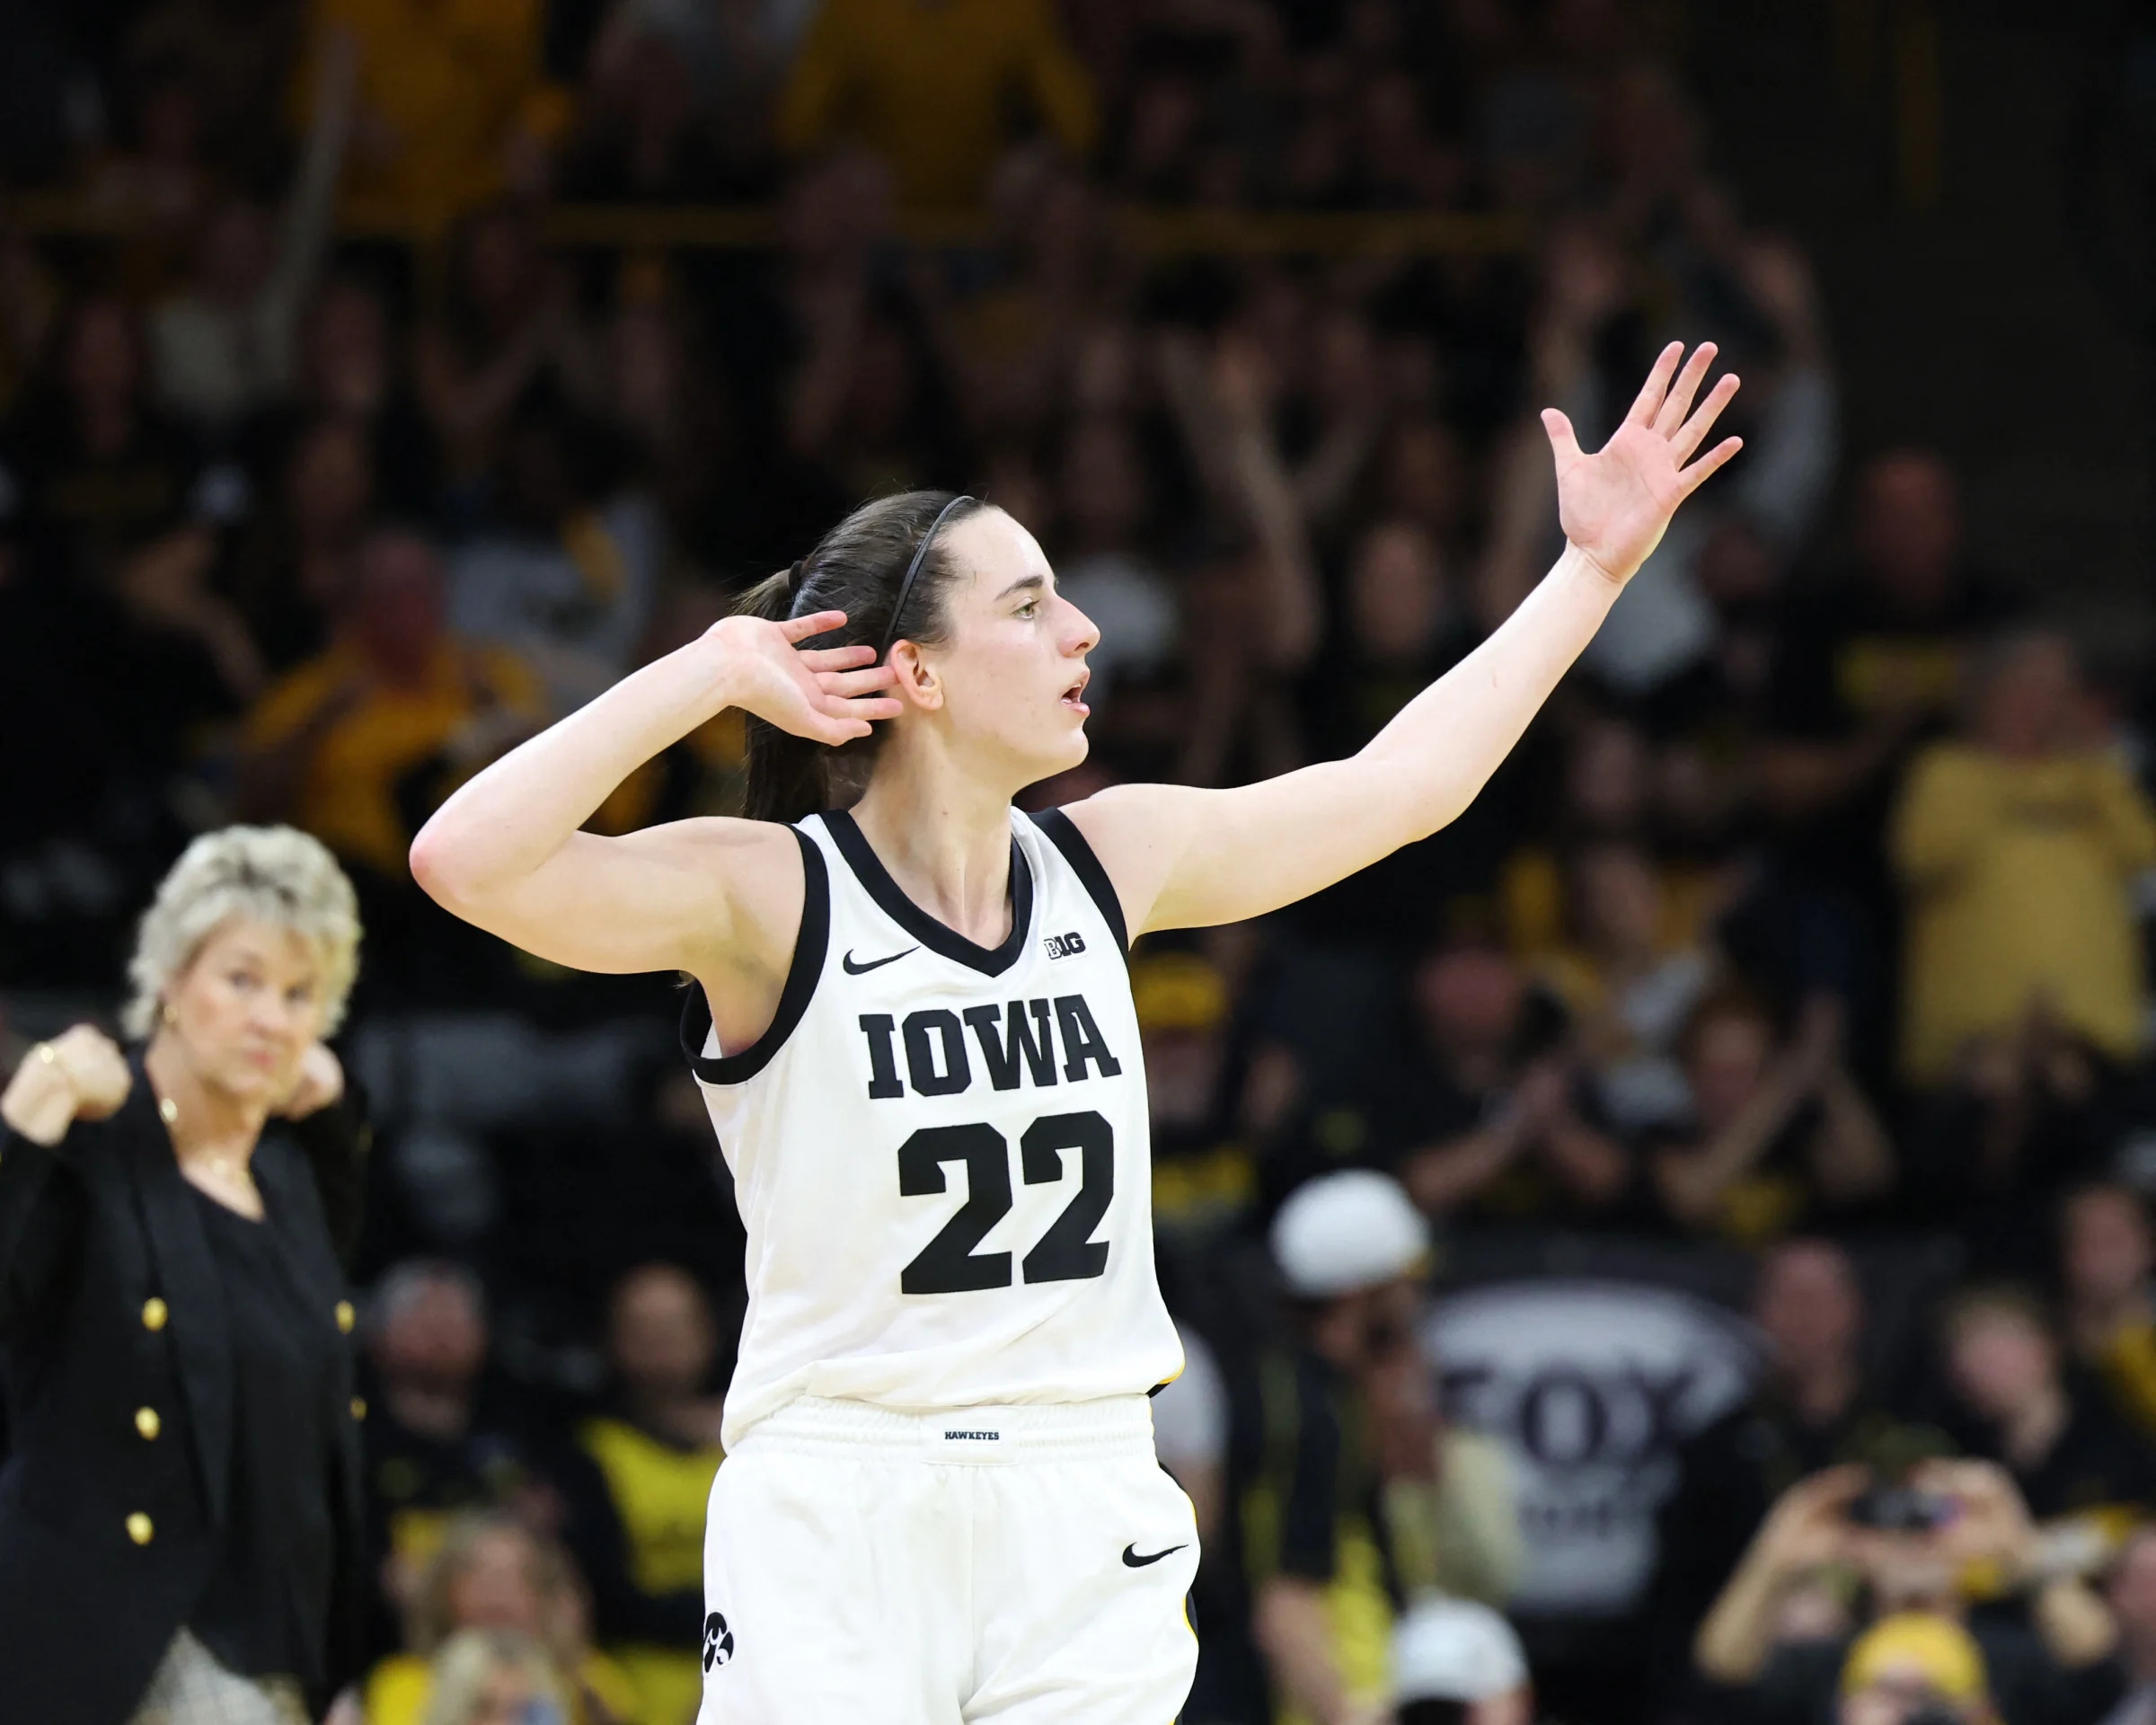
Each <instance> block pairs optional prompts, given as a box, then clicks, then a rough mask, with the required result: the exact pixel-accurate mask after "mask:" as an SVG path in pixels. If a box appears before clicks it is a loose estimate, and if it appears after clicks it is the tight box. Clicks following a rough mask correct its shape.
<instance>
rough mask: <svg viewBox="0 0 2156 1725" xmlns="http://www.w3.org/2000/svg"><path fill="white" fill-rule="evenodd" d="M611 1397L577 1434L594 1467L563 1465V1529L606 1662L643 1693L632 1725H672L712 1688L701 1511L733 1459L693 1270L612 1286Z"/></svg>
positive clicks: (645, 1275)
mask: <svg viewBox="0 0 2156 1725" xmlns="http://www.w3.org/2000/svg"><path fill="white" fill-rule="evenodd" d="M606 1351H607V1358H608V1363H609V1364H610V1365H611V1366H612V1367H613V1369H614V1393H613V1396H612V1398H611V1400H610V1403H609V1405H608V1406H607V1408H606V1409H605V1411H603V1412H601V1413H600V1414H599V1415H597V1416H596V1417H595V1418H593V1419H591V1420H586V1421H585V1422H584V1424H583V1426H582V1427H581V1428H580V1429H579V1431H578V1433H577V1441H578V1445H579V1447H580V1448H581V1449H582V1451H583V1453H584V1455H585V1457H586V1458H587V1459H588V1462H589V1464H590V1465H589V1466H588V1468H587V1469H585V1470H583V1476H582V1477H581V1478H579V1477H578V1475H577V1474H576V1473H571V1472H567V1471H565V1474H564V1486H565V1492H566V1496H567V1499H568V1501H569V1504H570V1518H569V1524H568V1526H567V1528H566V1530H565V1531H566V1536H567V1537H568V1539H569V1541H570V1545H571V1548H572V1549H573V1550H574V1551H575V1552H576V1554H577V1557H578V1560H579V1562H580V1564H581V1565H582V1567H583V1570H584V1573H585V1575H586V1577H587V1578H588V1579H589V1581H590V1583H591V1591H592V1597H593V1600H594V1603H595V1605H596V1615H597V1621H598V1629H599V1634H600V1637H601V1640H602V1642H603V1644H604V1645H605V1649H606V1652H607V1655H608V1657H609V1658H610V1659H612V1660H613V1661H614V1664H615V1665H616V1666H617V1667H618V1668H620V1669H621V1670H622V1672H623V1674H624V1675H625V1676H626V1677H627V1679H628V1681H629V1683H630V1684H631V1685H632V1687H633V1689H634V1691H635V1694H636V1712H635V1716H634V1718H635V1721H636V1725H676V1722H677V1721H684V1720H687V1719H689V1718H691V1717H692V1716H694V1713H695V1712H696V1703H697V1700H698V1698H699V1696H700V1695H701V1694H702V1690H703V1666H702V1659H701V1657H700V1655H701V1651H702V1633H703V1517H704V1508H705V1505H706V1504H707V1503H708V1502H709V1501H710V1499H711V1481H712V1479H713V1478H714V1477H715V1476H716V1475H717V1473H718V1472H719V1464H720V1463H721V1462H722V1461H724V1460H725V1459H726V1454H725V1451H724V1450H722V1449H721V1448H720V1445H719V1420H720V1411H721V1407H720V1398H719V1397H718V1396H717V1395H715V1394H713V1393H711V1376H712V1367H714V1366H715V1365H716V1363H717V1359H718V1353H719V1331H718V1325H717V1323H715V1322H714V1321H713V1319H712V1316H711V1303H710V1301H709V1300H707V1299H706V1298H705V1296H704V1293H703V1289H702V1287H700V1286H699V1285H698V1284H697V1282H696V1279H695V1278H694V1277H692V1276H691V1275H690V1274H689V1273H688V1272H687V1271H686V1270H684V1269H676V1268H675V1267H674V1266H673V1265H671V1264H657V1263H654V1264H645V1265H642V1266H641V1267H640V1268H638V1269H632V1270H631V1271H630V1272H629V1273H628V1274H627V1275H626V1276H624V1277H623V1278H622V1279H621V1281H620V1282H619V1283H618V1284H617V1285H616V1286H615V1288H614V1298H613V1302H612V1305H611V1308H610V1310H609V1313H608V1325H607V1349H606Z"/></svg>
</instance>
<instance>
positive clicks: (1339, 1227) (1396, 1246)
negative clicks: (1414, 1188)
mask: <svg viewBox="0 0 2156 1725" xmlns="http://www.w3.org/2000/svg"><path fill="white" fill-rule="evenodd" d="M1272 1245H1273V1261H1274V1262H1275V1263H1277V1264H1278V1265H1279V1266H1280V1274H1281V1275H1282V1277H1283V1278H1286V1282H1287V1286H1288V1290H1289V1291H1290V1292H1291V1293H1293V1294H1295V1295H1297V1296H1301V1297H1302V1298H1303V1299H1309V1300H1321V1299H1329V1298H1330V1297H1331V1296H1334V1295H1336V1294H1352V1293H1354V1292H1356V1290H1357V1289H1358V1288H1365V1287H1376V1286H1377V1285H1378V1284H1379V1283H1381V1282H1389V1281H1391V1280H1392V1278H1394V1277H1395V1276H1403V1275H1405V1274H1407V1273H1408V1271H1409V1270H1411V1269H1414V1268H1415V1267H1416V1266H1417V1265H1418V1264H1419V1263H1420V1262H1421V1261H1423V1259H1424V1258H1425V1257H1426V1256H1427V1254H1428V1252H1429V1250H1430V1229H1429V1224H1428V1223H1427V1222H1425V1221H1424V1220H1423V1219H1422V1212H1421V1211H1420V1210H1418V1209H1417V1208H1416V1207H1415V1206H1414V1204H1413V1203H1412V1202H1411V1201H1410V1200H1409V1198H1408V1194H1407V1192H1406V1190H1404V1189H1403V1188H1402V1187H1401V1183H1400V1182H1399V1181H1397V1180H1394V1179H1393V1178H1392V1176H1391V1175H1390V1174H1381V1173H1377V1172H1374V1171H1372V1170H1370V1169H1366V1168H1354V1169H1348V1170H1346V1171H1344V1172H1340V1173H1337V1174H1321V1175H1320V1176H1319V1177H1318V1178H1317V1179H1315V1180H1312V1181H1305V1182H1304V1183H1303V1185H1301V1186H1298V1187H1296V1188H1295V1190H1294V1191H1293V1192H1291V1193H1290V1194H1288V1199H1287V1202H1286V1203H1285V1204H1283V1205H1282V1206H1281V1207H1280V1213H1279V1214H1278V1215H1277V1216H1274V1217H1273V1234H1272Z"/></svg>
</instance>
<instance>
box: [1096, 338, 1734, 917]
mask: <svg viewBox="0 0 2156 1725" xmlns="http://www.w3.org/2000/svg"><path fill="white" fill-rule="evenodd" d="M1683 354H1684V349H1683V344H1682V343H1677V342H1673V343H1672V344H1671V345H1670V346H1669V347H1667V348H1666V349H1664V350H1663V352H1662V355H1661V357H1660V358H1658V359H1657V360H1656V362H1655V366H1654V369H1653V370H1652V371H1651V372H1649V373H1648V379H1647V382H1646V384H1645V385H1644V386H1643V387H1642V388H1641V389H1640V391H1639V399H1638V400H1636V401H1635V402H1634V403H1632V406H1631V411H1630V412H1629V413H1627V414H1626V416H1625V419H1624V423H1623V424H1621V426H1619V427H1618V428H1617V429H1616V431H1615V433H1614V434H1613V435H1612V437H1611V438H1610V440H1609V442H1608V443H1606V444H1605V445H1604V447H1602V449H1601V450H1600V451H1599V452H1598V453H1596V454H1595V455H1588V454H1586V452H1584V451H1583V450H1582V449H1581V448H1580V447H1579V444H1578V442H1577V439H1576V438H1574V436H1573V433H1572V426H1571V423H1570V421H1569V420H1567V419H1566V418H1565V416H1564V415H1563V414H1562V413H1560V412H1558V411H1556V410H1555V409H1550V410H1548V411H1545V412H1544V413H1543V414H1542V425H1543V428H1544V429H1545V430H1547V431H1548V433H1549V436H1550V445H1551V452H1552V454H1553V456H1554V457H1555V460H1556V463H1557V491H1558V518H1559V520H1560V523H1561V525H1562V526H1563V527H1564V530H1565V542H1566V543H1565V551H1564V554H1563V555H1562V556H1561V557H1560V558H1559V559H1558V562H1557V566H1556V567H1555V568H1554V569H1552V570H1551V571H1550V573H1549V574H1548V575H1547V576H1545V577H1544V578H1543V579H1542V582H1541V584H1540V585H1539V586H1537V587H1536V588H1535V589H1534V591H1533V592H1532V593H1530V594H1529V595H1528V596H1527V597H1526V598H1525V599H1524V600H1523V601H1522V602H1521V603H1520V606H1519V607H1518V608H1517V609H1516V610H1515V611H1514V613H1513V614H1512V615H1511V616H1510V617H1508V618H1507V620H1506V621H1505V623H1504V624H1502V625H1501V626H1500V627H1499V628H1498V630H1497V631H1496V632H1494V633H1492V634H1491V636H1490V637H1489V640H1488V641H1484V642H1483V643H1482V644H1481V646H1480V647H1479V648H1477V649H1476V650H1474V651H1473V652H1472V653H1471V654H1470V655H1468V657H1467V658H1466V659H1462V661H1461V662H1460V664H1459V665H1457V666H1455V667H1454V668H1453V669H1452V670H1451V671H1449V672H1447V673H1446V674H1445V676H1444V677H1441V678H1439V679H1438V681H1436V683H1434V684H1432V685H1431V686H1429V687H1428V688H1427V689H1425V690H1424V691H1423V692H1422V693H1421V694H1419V695H1418V696H1416V698H1415V699H1414V700H1413V701H1411V702H1410V703H1409V704H1408V705H1407V706H1406V707H1404V708H1402V709H1401V712H1399V713H1398V714H1397V715H1396V716H1395V717H1394V719H1393V720H1392V723H1391V724H1389V725H1387V726H1386V727H1385V728H1384V730H1382V731H1380V732H1379V733H1378V735H1377V736H1376V737H1375V738H1374V739H1372V740H1371V742H1370V744H1369V745H1368V747H1365V748H1364V749H1363V750H1362V751H1361V752H1360V753H1359V754H1356V755H1354V756H1349V757H1348V758H1347V759H1346V760H1343V761H1329V762H1326V763H1324V764H1323V765H1317V766H1308V767H1304V768H1303V769H1302V770H1301V771H1300V772H1295V773H1289V774H1283V775H1282V776H1280V777H1279V778H1277V779H1268V780H1266V781H1264V782H1263V783H1259V784H1251V785H1244V786H1241V787H1240V788H1238V789H1234V790H1229V791H1201V790H1194V789H1191V788H1190V787H1188V786H1181V785H1162V784H1151V785H1120V786H1118V787H1116V788H1115V789H1113V790H1109V791H1104V792H1100V794H1099V795H1098V796H1095V797H1091V798H1089V799H1087V800H1086V801H1083V802H1081V803H1077V804H1075V805H1074V806H1073V807H1072V809H1071V810H1070V814H1071V818H1073V819H1074V821H1076V823H1077V824H1078V827H1079V828H1080V830H1081V831H1082V832H1083V833H1084V834H1085V836H1086V837H1087V839H1088V840H1089V841H1090V842H1091V845H1092V846H1093V848H1094V850H1095V851H1096V853H1098V854H1099V855H1100V860H1101V863H1102V865H1103V866H1104V867H1105V868H1106V869H1107V871H1108V873H1109V878H1110V879H1111V880H1114V881H1115V883H1116V889H1117V891H1118V893H1119V894H1120V895H1121V897H1122V898H1123V910H1124V916H1125V920H1126V922H1127V924H1128V925H1129V927H1130V928H1131V930H1132V931H1133V932H1134V933H1143V932H1144V931H1145V930H1147V929H1153V928H1189V927H1198V926H1203V925H1206V924H1213V923H1226V922H1234V921H1238V920H1240V919H1241V918H1243V917H1246V916H1261V915H1263V914H1264V913H1265V912H1267V911H1269V910H1277V909H1278V908H1279V907H1281V906H1283V905H1287V904H1293V903H1294V901H1295V900H1296V899H1298V898H1306V897H1307V896H1308V895H1310V894H1311V893H1313V892H1316V891H1318V890H1320V889H1321V888H1324V887H1329V886H1330V885H1331V884H1332V883H1333V882H1334V881H1336V880H1344V879H1345V878H1346V877H1347V876H1348V875H1350V874H1353V873H1354V872H1355V871H1356V870H1357V869H1362V868H1366V867H1367V866H1368V865H1369V864H1371V863H1373V862H1376V861H1377V860H1378V859H1379V858H1380V857H1382V856H1385V855H1388V854H1391V853H1392V852H1393V851H1395V850H1397V849H1399V848H1400V847H1401V845H1406V844H1409V843H1411V842H1413V841H1414V840H1416V839H1418V838H1424V837H1427V836H1429V835H1430V834H1431V833H1434V832H1436V830H1437V829H1438V828H1439V827H1444V826H1445V825H1446V824H1447V823H1448V822H1450V821H1451V820H1453V819H1454V818H1455V817H1457V816H1458V815H1459V813H1460V811H1461V810H1462V809H1465V808H1466V807H1467V805H1468V804H1469V803H1470V802H1471V801H1473V800H1474V798H1475V795H1476V793H1477V792H1480V790H1481V789H1482V787H1483V785H1484V784H1485V783H1488V782H1489V776H1490V774H1493V773H1495V772H1496V771H1497V769H1498V763H1499V762H1501V761H1503V760H1504V758H1505V756H1507V754H1509V753H1510V752H1511V750H1512V747H1513V745H1514V744H1515V743H1516V742H1518V741H1519V739H1520V734H1521V733H1522V732H1523V731H1524V730H1526V729H1527V724H1528V721H1530V720H1532V719H1533V717H1534V714H1535V712H1536V711H1537V710H1538V709H1539V708H1540V707H1541V706H1542V703H1543V702H1544V701H1545V700H1547V699H1548V698H1549V695H1550V692H1551V690H1552V689H1554V688H1555V687H1556V686H1557V683H1558V679H1559V678H1560V677H1562V676H1563V675H1564V674H1565V672H1566V670H1567V669H1568V668H1569V667H1570V665H1571V664H1572V661H1573V660H1574V659H1577V658H1578V656H1579V654H1580V651H1581V650H1582V649H1583V648H1585V647H1586V644H1587V642H1588V641H1590V640H1591V639H1592V638H1593V637H1594V634H1595V630H1596V629H1597V628H1598V627H1599V626H1600V625H1601V623H1602V620H1603V618H1604V616H1606V615H1608V613H1609V609H1610V606H1612V605H1613V604H1614V603H1615V602H1616V598H1617V596H1618V594H1619V593H1621V591H1623V588H1624V584H1625V582H1626V581H1627V580H1628V579H1630V577H1631V575H1632V572H1633V571H1635V570H1637V569H1638V568H1639V565H1640V564H1641V563H1643V562H1646V561H1647V558H1648V553H1650V552H1652V551H1653V550H1654V548H1655V546H1656V545H1657V544H1659V543H1660V542H1661V538H1662V535H1663V532H1664V530H1665V529H1666V527H1667V526H1669V522H1670V517H1672V516H1673V515H1674V514H1675V513H1676V509H1677V506H1678V505H1679V504H1680V503H1682V502H1683V500H1685V499H1686V498H1687V497H1689V496H1691V495H1692V492H1693V491H1695V490H1696V489H1698V487H1699V485H1700V483H1701V481H1703V480H1704V479H1705V478H1706V477H1707V476H1708V475H1709V474H1710V473H1713V472H1714V471H1715V469H1716V468H1718V467H1719V466H1721V464H1723V463H1724V462H1726V461H1727V460H1728V459H1729V457H1730V456H1733V455H1735V454H1736V451H1737V449H1738V448H1739V447H1740V443H1739V440H1738V439H1737V438H1723V439H1722V441H1721V442H1719V443H1718V444H1716V445H1715V446H1714V447H1712V448H1711V449H1709V450H1708V451H1707V452H1706V454H1704V455H1700V454H1699V450H1700V447H1701V444H1703V443H1704V442H1705V441H1706V439H1707V434H1708V432H1709V431H1710V429H1712V428H1713V425H1714V421H1715V420H1716V418H1717V417H1718V416H1719V414H1720V413H1721V411H1722V409H1723V408H1724V407H1726V406H1727V405H1728V403H1729V398H1730V397H1731V396H1732V395H1734V394H1736V377H1735V376H1725V377H1723V378H1721V379H1720V380H1719V382H1718V383H1717V384H1716V385H1715V386H1714V387H1713V389H1711V390H1710V391H1709V392H1708V394H1707V396H1706V398H1705V399H1704V400H1703V401H1701V402H1699V403H1698V405H1697V407H1696V408H1695V407H1694V405H1693V401H1694V397H1695V396H1696V395H1697V394H1698V393H1699V388H1700V385H1701V382H1702V381H1704V379H1705V378H1706V376H1707V373H1708V370H1709V368H1710V367H1711V366H1712V364H1713V362H1714V354H1715V349H1714V347H1713V345H1712V344H1711V343H1702V344H1701V346H1700V347H1699V348H1697V349H1694V350H1693V353H1692V358H1691V359H1690V360H1689V361H1688V362H1685V363H1684V364H1683V369H1682V370H1681V371H1680V370H1679V368H1678V367H1679V362H1680V361H1683ZM1695 456H1696V457H1697V458H1696V459H1694V457H1695Z"/></svg>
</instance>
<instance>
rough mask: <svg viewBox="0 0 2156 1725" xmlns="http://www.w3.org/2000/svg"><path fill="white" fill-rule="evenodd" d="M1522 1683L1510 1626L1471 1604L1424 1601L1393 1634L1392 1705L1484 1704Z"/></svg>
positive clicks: (1520, 1657)
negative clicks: (1423, 1702)
mask: <svg viewBox="0 0 2156 1725" xmlns="http://www.w3.org/2000/svg"><path fill="white" fill-rule="evenodd" d="M1526 1681H1527V1656H1526V1654H1525V1653H1524V1652H1523V1651H1522V1650H1521V1648H1520V1638H1519V1637H1518V1636H1517V1635H1515V1634H1514V1633H1513V1629H1512V1625H1511V1624H1510V1623H1507V1622H1506V1621H1505V1619H1504V1618H1503V1617H1502V1616H1501V1615H1500V1614H1498V1613H1497V1612H1494V1611H1492V1610H1491V1609H1490V1608H1489V1606H1483V1605H1477V1604H1476V1603H1475V1602H1474V1601H1473V1600H1472V1599H1425V1600H1423V1601H1422V1602H1421V1603H1420V1604H1418V1605H1416V1606H1410V1607H1409V1611H1408V1614H1407V1615H1406V1616H1404V1617H1402V1618H1401V1620H1400V1627H1399V1628H1397V1629H1395V1630H1394V1631H1393V1632H1392V1693H1393V1699H1394V1700H1395V1701H1397V1702H1403V1703H1404V1702H1410V1701H1488V1700H1489V1698H1490V1697H1491V1696H1492V1695H1502V1694H1508V1693H1509V1692H1511V1691H1512V1690H1515V1689H1517V1688H1518V1687H1519V1686H1520V1685H1522V1684H1523V1683H1525V1682H1526Z"/></svg>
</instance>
